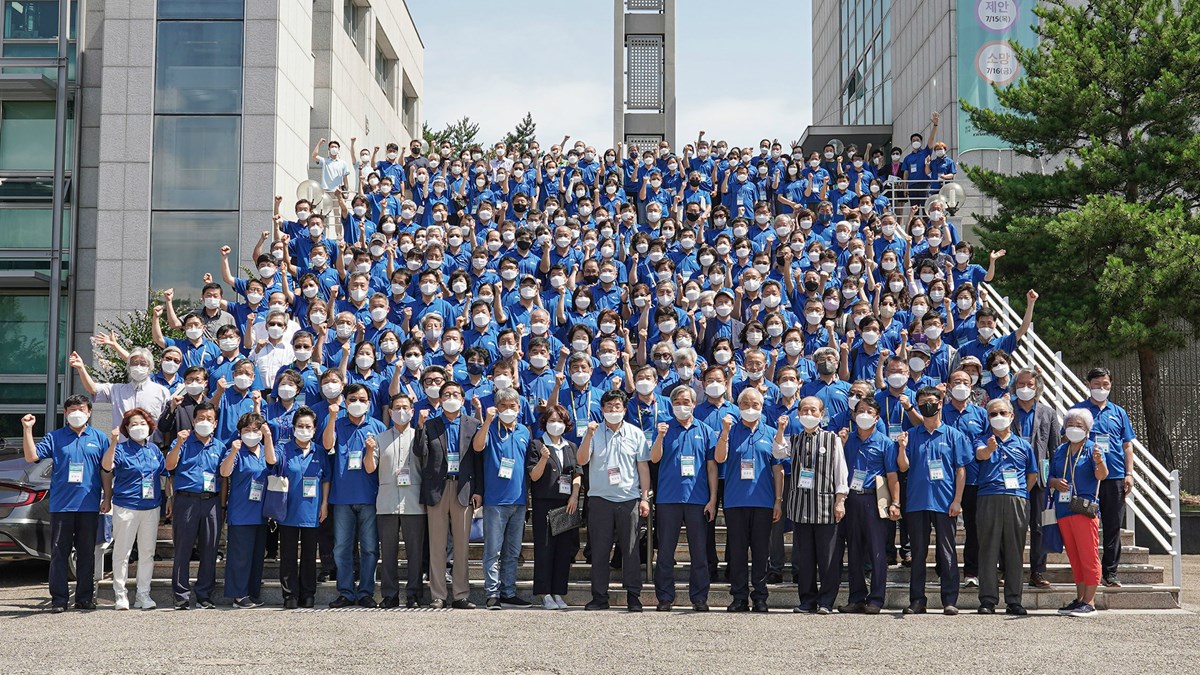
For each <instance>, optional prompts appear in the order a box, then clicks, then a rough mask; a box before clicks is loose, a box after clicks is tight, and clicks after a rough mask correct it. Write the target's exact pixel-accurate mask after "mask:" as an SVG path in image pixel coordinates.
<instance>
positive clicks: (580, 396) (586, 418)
mask: <svg viewBox="0 0 1200 675" xmlns="http://www.w3.org/2000/svg"><path fill="white" fill-rule="evenodd" d="M568 380H569V377H568ZM601 396H604V392H603V391H601V390H599V389H597V388H595V387H593V386H591V385H587V386H585V387H584V389H583V390H582V391H580V390H579V388H578V387H575V386H571V387H566V385H564V388H563V389H559V390H558V402H559V404H560V405H562V406H563V407H564V408H566V409H567V413H568V414H570V415H571V422H569V423H568V425H567V433H566V434H565V435H566V436H567V438H570V439H571V440H582V439H583V432H584V431H586V430H587V424H588V422H601V423H603V421H604V417H603V416H602V415H601V414H600V397H601ZM572 426H574V429H572Z"/></svg>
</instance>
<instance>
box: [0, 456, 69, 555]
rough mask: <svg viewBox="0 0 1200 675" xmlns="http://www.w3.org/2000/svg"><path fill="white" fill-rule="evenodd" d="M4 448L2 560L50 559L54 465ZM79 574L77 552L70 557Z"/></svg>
mask: <svg viewBox="0 0 1200 675" xmlns="http://www.w3.org/2000/svg"><path fill="white" fill-rule="evenodd" d="M51 466H53V463H52V462H50V461H48V460H42V461H40V462H35V463H33V464H30V463H29V462H26V461H25V458H24V457H23V456H22V455H21V454H19V453H14V452H13V451H12V450H7V451H5V450H3V449H0V561H5V560H28V559H35V560H50V468H51ZM69 567H70V574H71V576H72V577H74V576H75V556H74V555H72V556H71V560H70V561H69Z"/></svg>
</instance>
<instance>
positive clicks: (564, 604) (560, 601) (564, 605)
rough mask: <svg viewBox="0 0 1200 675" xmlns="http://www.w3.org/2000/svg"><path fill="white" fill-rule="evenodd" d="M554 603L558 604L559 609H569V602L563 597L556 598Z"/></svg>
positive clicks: (557, 596)
mask: <svg viewBox="0 0 1200 675" xmlns="http://www.w3.org/2000/svg"><path fill="white" fill-rule="evenodd" d="M554 602H556V603H557V604H558V608H559V609H566V608H567V601H566V600H563V596H561V595H556V596H554Z"/></svg>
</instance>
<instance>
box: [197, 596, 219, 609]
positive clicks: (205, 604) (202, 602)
mask: <svg viewBox="0 0 1200 675" xmlns="http://www.w3.org/2000/svg"><path fill="white" fill-rule="evenodd" d="M196 606H197V607H199V608H200V609H216V608H217V606H216V605H214V604H213V601H212V600H209V599H208V598H200V599H199V600H197V601H196Z"/></svg>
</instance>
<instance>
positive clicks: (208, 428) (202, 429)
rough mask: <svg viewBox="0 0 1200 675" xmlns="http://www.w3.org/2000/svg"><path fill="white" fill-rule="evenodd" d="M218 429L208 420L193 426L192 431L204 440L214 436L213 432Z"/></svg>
mask: <svg viewBox="0 0 1200 675" xmlns="http://www.w3.org/2000/svg"><path fill="white" fill-rule="evenodd" d="M216 427H217V425H216V424H213V423H212V422H209V421H208V420H201V421H199V422H196V423H195V424H193V425H192V431H195V432H196V434H197V435H199V436H201V437H202V438H208V437H209V436H212V433H213V430H214V429H216Z"/></svg>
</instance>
